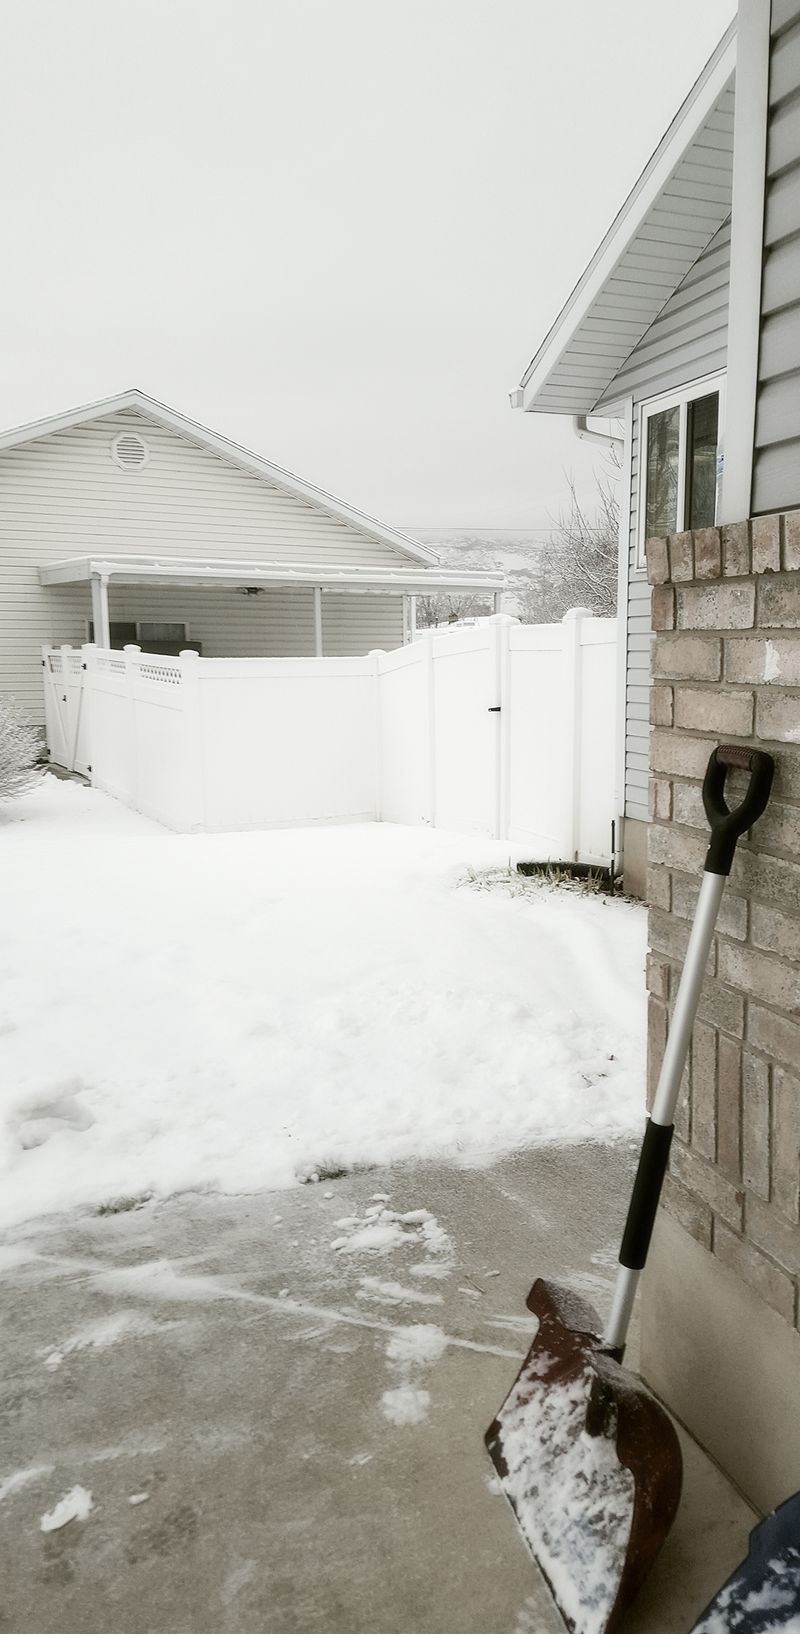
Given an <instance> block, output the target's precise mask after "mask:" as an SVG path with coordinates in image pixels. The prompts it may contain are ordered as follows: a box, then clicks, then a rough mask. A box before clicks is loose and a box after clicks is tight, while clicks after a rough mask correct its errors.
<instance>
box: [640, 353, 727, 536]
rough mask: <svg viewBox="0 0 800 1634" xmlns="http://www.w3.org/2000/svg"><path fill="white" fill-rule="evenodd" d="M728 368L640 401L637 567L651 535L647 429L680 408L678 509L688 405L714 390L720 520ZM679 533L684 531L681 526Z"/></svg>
mask: <svg viewBox="0 0 800 1634" xmlns="http://www.w3.org/2000/svg"><path fill="white" fill-rule="evenodd" d="M726 378H727V377H726V371H725V370H724V369H718V370H717V371H716V372H715V373H714V374H707V375H701V376H700V377H699V379H697V380H689V381H687V383H686V385H685V386H680V387H678V388H677V389H676V390H675V391H668V392H661V393H660V394H659V395H658V396H657V397H648V398H647V399H646V400H645V401H644V402H641V403H640V404H639V465H638V475H637V487H638V496H637V508H638V516H637V537H636V566H637V568H644V567H645V565H646V564H645V554H644V546H645V540H646V538H647V531H646V529H647V428H648V423H649V421H650V420H651V419H652V417H653V415H654V414H663V413H664V412H665V410H667V409H672V408H677V409H679V410H680V418H679V422H678V510H679V514H680V512H681V509H682V508H683V507H684V506H685V504H686V428H687V421H688V407H689V404H690V403H694V402H696V401H697V399H698V398H701V397H711V396H713V395H714V393H716V394H717V396H718V397H719V410H718V416H717V491H716V500H715V504H714V524H715V525H716V524H717V523H718V522H719V516H720V499H721V489H722V470H723V466H724V462H725V386H726ZM676 531H677V532H679V533H680V532H682V531H683V529H682V528H678V529H677V530H676Z"/></svg>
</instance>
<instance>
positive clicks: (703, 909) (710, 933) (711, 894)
mask: <svg viewBox="0 0 800 1634" xmlns="http://www.w3.org/2000/svg"><path fill="white" fill-rule="evenodd" d="M734 768H736V769H738V770H740V771H748V772H749V773H750V780H749V783H748V786H747V789H746V791H745V794H744V796H743V798H742V799H741V800H740V802H739V804H738V805H737V806H734V807H733V809H732V810H731V808H730V807H729V806H728V803H727V801H726V799H725V782H726V777H727V774H728V772H729V771H730V770H732V769H734ZM774 771H775V766H774V762H773V760H772V757H771V755H768V754H765V753H764V752H763V750H760V749H748V748H745V747H744V746H742V745H740V744H721V745H720V747H719V748H718V749H715V750H714V751H713V753H712V755H711V757H710V760H709V762H708V767H707V770H706V775H705V780H704V782H703V805H704V807H705V812H706V816H707V817H708V821H709V826H710V829H711V836H710V843H709V847H708V854H707V856H706V860H705V867H704V871H703V883H702V885H701V887H700V895H699V897H698V901H697V908H696V911H695V917H694V922H693V924H692V930H691V934H690V937H689V946H688V948H687V950H686V958H685V960H684V966H683V971H682V973H681V980H680V985H679V987H678V994H677V998H676V1000H675V1009H674V1013H673V1017H672V1024H671V1026H670V1029H669V1036H668V1038H667V1046H666V1049H665V1051H664V1060H663V1063H662V1066H661V1072H660V1075H659V1079H658V1084H657V1086H656V1093H655V1096H654V1099H653V1107H652V1111H651V1113H650V1117H649V1119H648V1121H647V1126H646V1129H645V1135H644V1140H643V1142H642V1150H641V1155H640V1157H639V1166H638V1169H637V1171H636V1179H635V1181H634V1186H633V1193H632V1196H631V1201H630V1206H629V1208H628V1216H627V1220H626V1222H625V1231H624V1234H623V1238H622V1246H621V1248H620V1254H619V1271H618V1273H617V1280H616V1283H615V1286H614V1294H613V1298H612V1302H611V1313H610V1316H609V1319H608V1323H607V1326H606V1330H605V1334H604V1336H603V1343H604V1347H605V1348H606V1349H607V1350H608V1351H610V1352H611V1353H612V1354H613V1355H615V1356H617V1357H618V1358H619V1359H620V1360H621V1359H622V1356H623V1354H624V1351H625V1341H626V1339H627V1335H628V1328H629V1326H630V1320H631V1314H632V1311H633V1303H634V1299H635V1297H636V1289H637V1286H638V1282H639V1277H640V1275H641V1272H642V1270H643V1269H644V1265H645V1261H646V1259H647V1251H648V1248H649V1246H650V1238H651V1236H652V1232H653V1226H654V1224H655V1218H656V1212H657V1209H658V1201H659V1198H660V1196H661V1188H662V1185H663V1183H664V1175H665V1174H666V1170H667V1163H668V1161H669V1150H670V1145H671V1143H672V1135H673V1120H674V1117H675V1107H676V1105H677V1102H678V1096H679V1094H680V1087H681V1079H682V1077H683V1069H684V1067H685V1065H686V1058H687V1056H688V1054H689V1046H690V1044H691V1040H692V1028H693V1027H694V1021H695V1016H696V1015H697V1006H698V1003H699V1000H700V992H701V989H702V986H703V978H704V976H705V971H706V965H707V964H708V955H709V952H710V949H711V943H712V941H713V938H714V928H715V926H716V922H717V914H718V912H719V905H720V902H721V900H722V893H723V891H724V889H725V881H726V880H727V878H728V875H729V873H730V871H731V868H732V867H733V859H734V855H735V852H736V843H737V841H738V840H739V839H740V838H741V836H742V834H744V833H746V831H747V829H748V828H749V827H750V826H751V825H752V824H753V823H754V822H755V821H756V819H757V818H758V817H760V816H761V814H762V812H763V811H764V809H765V807H766V804H767V801H768V799H769V795H770V790H771V788H772V778H773V775H774Z"/></svg>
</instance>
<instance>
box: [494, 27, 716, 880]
mask: <svg viewBox="0 0 800 1634" xmlns="http://www.w3.org/2000/svg"><path fill="white" fill-rule="evenodd" d="M735 71H736V30H735V27H733V26H732V27H731V28H730V29H729V30H728V32H727V34H726V35H725V37H724V39H723V40H722V42H721V43H720V46H719V48H718V49H717V51H716V52H715V53H714V56H713V57H712V58H711V60H710V62H709V63H708V65H707V67H706V68H705V70H704V72H703V74H702V75H701V76H700V79H699V80H698V82H697V84H696V85H695V86H694V88H693V90H692V91H691V93H690V95H689V96H688V97H687V99H686V102H685V103H684V104H683V106H682V108H681V109H680V110H679V112H678V114H677V115H676V117H675V119H674V120H673V122H672V125H671V126H670V128H669V130H668V131H667V132H666V135H665V136H664V138H663V140H662V142H661V143H660V144H659V147H658V148H657V149H656V152H655V153H654V154H653V157H652V158H651V160H650V162H649V164H648V165H647V167H646V169H645V171H644V172H643V174H642V176H641V177H640V179H639V181H638V182H637V184H636V187H635V188H634V189H633V192H632V193H631V194H630V196H629V198H628V199H627V200H626V202H625V204H624V205H623V207H622V209H621V210H620V212H619V214H618V216H617V217H616V219H615V221H614V222H613V224H612V226H611V227H610V229H609V231H608V233H607V234H606V237H605V239H604V240H603V242H602V244H601V245H600V246H599V248H598V250H597V252H596V254H595V256H594V257H593V258H592V261H591V262H590V264H589V266H588V267H587V269H586V271H585V273H584V274H583V277H582V278H581V280H580V282H579V283H578V285H577V286H576V288H575V290H574V291H573V293H572V295H571V296H570V298H569V300H568V302H567V303H566V305H565V307H564V309H563V311H562V312H561V314H560V315H559V317H558V318H557V320H556V322H555V324H554V325H553V326H552V328H551V330H550V332H549V334H548V335H547V336H546V337H545V340H544V341H543V343H542V345H541V346H540V348H539V350H538V352H537V354H536V356H535V357H534V359H533V361H532V362H531V364H530V365H529V367H528V368H527V370H526V371H525V374H524V375H523V377H522V381H521V383H520V386H519V389H518V390H517V391H516V392H514V393H512V403H513V404H514V406H515V407H517V408H521V409H524V410H525V411H527V412H530V413H539V414H542V413H544V414H553V413H556V414H568V415H570V416H572V417H573V418H574V419H575V420H576V429H578V430H581V429H582V427H583V419H584V417H585V416H587V415H598V416H604V417H608V418H609V419H611V420H612V421H614V422H616V424H615V425H613V426H611V427H610V428H609V430H612V431H614V432H617V433H618V434H619V435H620V436H621V440H622V442H623V450H624V452H623V461H622V485H623V497H622V504H621V536H620V593H619V608H620V615H621V622H622V624H623V626H624V637H625V639H624V648H625V653H624V675H621V688H620V690H621V699H620V712H621V723H620V755H619V762H620V763H619V773H618V785H619V811H620V815H621V816H624V819H625V821H624V846H625V872H626V882H627V884H628V885H629V887H631V888H633V889H634V890H637V891H638V892H639V893H640V894H641V893H642V892H643V889H644V855H645V825H646V823H647V821H648V792H647V782H648V738H649V732H650V726H649V707H650V650H651V646H652V624H651V617H650V587H649V585H648V583H647V574H646V570H645V559H644V536H645V531H646V530H645V521H646V510H647V485H646V480H645V467H646V448H647V426H648V424H649V420H650V418H651V417H653V415H654V414H655V413H656V412H657V411H658V410H661V411H662V413H663V414H665V415H667V416H668V420H667V421H666V422H664V421H662V422H658V421H657V422H656V423H657V425H659V424H661V425H664V424H666V426H667V428H668V429H672V430H673V431H674V433H675V434H676V437H677V442H678V443H679V445H680V446H679V449H677V450H676V454H677V453H679V454H680V458H681V460H682V461H683V459H684V451H685V445H686V443H687V426H686V423H685V422H686V421H687V420H688V418H689V409H688V407H687V405H689V404H692V403H693V402H695V401H698V402H700V401H704V400H706V399H715V398H716V399H717V400H718V401H717V405H716V421H717V424H716V427H714V426H712V433H713V431H714V430H716V432H717V436H716V438H715V440H714V445H713V449H711V450H708V449H707V450H706V464H707V465H708V463H709V460H710V462H711V465H712V469H713V489H712V493H711V496H710V504H709V494H708V481H707V480H706V493H705V499H706V505H705V511H704V516H703V520H704V521H707V522H709V523H713V522H714V521H715V520H716V504H717V494H716V490H717V489H718V484H717V482H716V475H717V457H718V456H719V457H720V459H721V456H722V451H723V446H724V396H725V371H726V364H727V329H728V299H729V279H730V243H731V208H732V189H733V127H734V87H735ZM707 406H708V407H711V408H712V410H713V406H714V405H713V404H711V405H707ZM712 419H713V413H712ZM707 440H708V439H707ZM676 475H677V473H676ZM681 475H682V476H683V472H682V473H681ZM669 497H670V498H671V500H672V514H671V516H670V517H669V523H668V525H669V531H670V532H673V531H678V530H679V528H680V527H682V526H683V523H684V516H683V515H679V514H678V513H679V510H683V511H684V512H685V506H686V504H687V503H689V500H688V496H687V493H686V483H685V479H684V480H683V482H682V484H681V492H680V494H678V492H677V491H675V492H674V493H672V494H671V495H670V496H669ZM696 507H697V501H696ZM651 508H652V507H651ZM623 683H624V684H623ZM623 691H624V698H623V697H622V693H623Z"/></svg>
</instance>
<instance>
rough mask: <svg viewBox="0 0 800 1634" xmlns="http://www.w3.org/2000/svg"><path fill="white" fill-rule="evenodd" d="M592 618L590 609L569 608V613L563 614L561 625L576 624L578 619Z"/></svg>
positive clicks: (592, 614)
mask: <svg viewBox="0 0 800 1634" xmlns="http://www.w3.org/2000/svg"><path fill="white" fill-rule="evenodd" d="M594 616H595V615H594V613H593V612H592V609H591V607H570V610H569V612H568V613H565V614H564V617H563V618H562V620H561V623H562V624H577V623H578V621H579V619H582V618H594Z"/></svg>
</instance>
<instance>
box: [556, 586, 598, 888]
mask: <svg viewBox="0 0 800 1634" xmlns="http://www.w3.org/2000/svg"><path fill="white" fill-rule="evenodd" d="M591 616H592V614H591V610H590V609H589V608H588V607H571V608H570V610H569V612H568V613H565V614H564V617H563V619H562V620H561V631H562V648H561V651H562V657H563V715H562V721H563V732H564V754H563V759H562V766H563V779H564V804H563V832H564V861H565V862H577V860H578V850H579V847H580V834H579V826H580V799H581V661H582V657H583V654H582V651H581V625H582V623H583V620H584V619H585V618H591Z"/></svg>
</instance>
